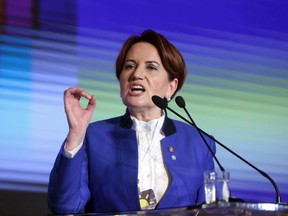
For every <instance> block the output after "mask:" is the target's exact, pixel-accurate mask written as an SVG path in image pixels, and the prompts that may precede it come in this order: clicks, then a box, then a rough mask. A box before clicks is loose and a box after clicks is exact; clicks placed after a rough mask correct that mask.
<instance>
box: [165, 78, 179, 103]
mask: <svg viewBox="0 0 288 216" xmlns="http://www.w3.org/2000/svg"><path fill="white" fill-rule="evenodd" d="M177 87H178V79H177V78H174V79H173V80H172V81H170V83H169V88H168V91H167V94H166V98H171V97H172V95H174V93H175V92H176V90H177Z"/></svg>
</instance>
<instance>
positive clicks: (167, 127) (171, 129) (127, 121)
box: [119, 109, 176, 136]
mask: <svg viewBox="0 0 288 216" xmlns="http://www.w3.org/2000/svg"><path fill="white" fill-rule="evenodd" d="M164 111H165V120H164V124H163V127H162V132H163V133H164V135H165V136H169V135H172V134H173V133H176V127H175V124H174V122H173V120H172V119H170V118H168V116H167V111H166V109H165V110H164ZM132 125H133V122H132V119H131V118H130V113H129V111H128V109H126V112H125V114H124V115H123V116H122V117H121V119H120V125H119V126H120V127H122V128H132Z"/></svg>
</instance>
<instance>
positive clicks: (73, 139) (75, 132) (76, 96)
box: [64, 88, 96, 150]
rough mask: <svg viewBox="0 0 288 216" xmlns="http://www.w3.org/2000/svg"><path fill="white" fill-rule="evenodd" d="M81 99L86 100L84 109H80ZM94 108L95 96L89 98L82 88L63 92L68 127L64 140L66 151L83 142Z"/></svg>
mask: <svg viewBox="0 0 288 216" xmlns="http://www.w3.org/2000/svg"><path fill="white" fill-rule="evenodd" d="M81 97H84V98H86V99H87V100H88V103H87V106H86V107H81V105H80V98H81ZM95 106H96V98H95V96H91V95H90V94H89V93H88V92H86V91H85V90H84V89H82V88H69V89H67V90H66V91H65V92H64V108H65V113H66V117H67V121H68V125H69V133H68V136H67V139H66V149H67V150H72V149H73V148H75V147H76V146H78V145H79V144H80V143H81V142H82V141H83V139H84V136H85V133H86V129H87V127H88V125H89V123H90V121H91V118H92V114H93V111H94V109H95Z"/></svg>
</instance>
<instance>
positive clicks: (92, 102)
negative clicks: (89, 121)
mask: <svg viewBox="0 0 288 216" xmlns="http://www.w3.org/2000/svg"><path fill="white" fill-rule="evenodd" d="M95 107H96V97H95V96H94V95H93V96H91V98H90V100H89V101H88V104H87V107H86V109H87V110H94V109H95Z"/></svg>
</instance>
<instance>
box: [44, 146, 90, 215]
mask: <svg viewBox="0 0 288 216" xmlns="http://www.w3.org/2000/svg"><path fill="white" fill-rule="evenodd" d="M64 143H65V142H64ZM64 143H63V144H62V147H61V150H60V152H59V153H58V155H57V158H56V160H55V163H54V166H53V169H52V171H51V173H50V179H49V184H48V206H49V209H50V210H51V212H52V213H56V214H69V213H82V212H84V208H85V205H86V203H87V202H88V200H89V199H90V191H89V188H88V169H87V167H88V160H87V155H86V151H85V145H83V146H82V147H81V149H80V150H79V151H78V153H77V154H76V155H75V156H74V157H73V158H67V157H66V156H65V155H64Z"/></svg>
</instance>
